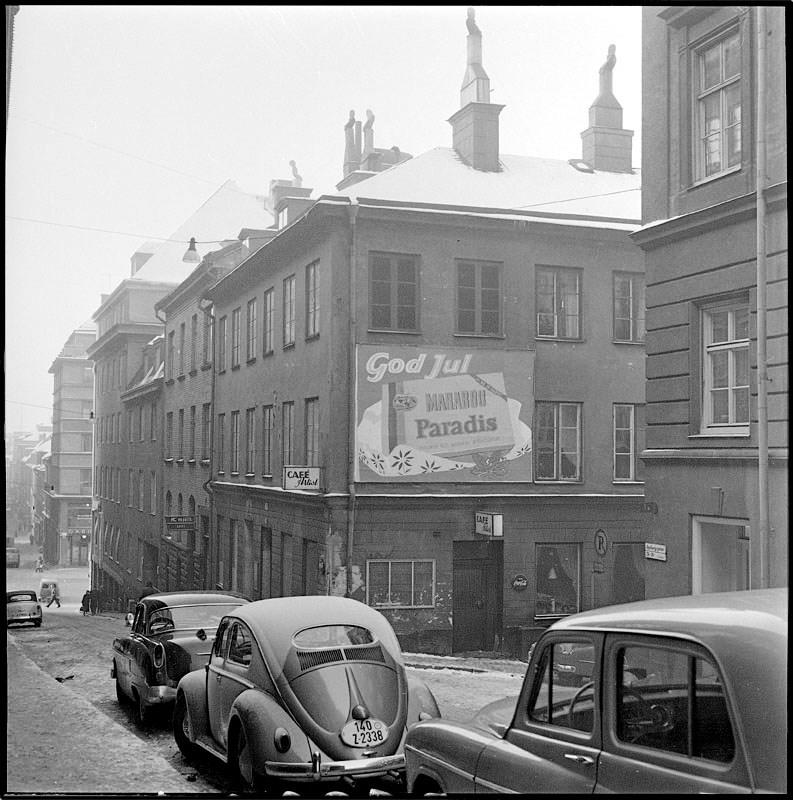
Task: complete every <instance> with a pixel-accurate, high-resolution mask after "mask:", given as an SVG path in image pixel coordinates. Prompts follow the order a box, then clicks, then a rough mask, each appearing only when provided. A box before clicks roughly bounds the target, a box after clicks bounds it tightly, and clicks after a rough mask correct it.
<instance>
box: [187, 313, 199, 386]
mask: <svg viewBox="0 0 793 800" xmlns="http://www.w3.org/2000/svg"><path fill="white" fill-rule="evenodd" d="M197 350H198V314H193V316H192V318H191V319H190V365H189V367H190V372H194V371H195V368H196V366H197V364H196V352H197Z"/></svg>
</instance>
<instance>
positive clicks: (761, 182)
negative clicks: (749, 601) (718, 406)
mask: <svg viewBox="0 0 793 800" xmlns="http://www.w3.org/2000/svg"><path fill="white" fill-rule="evenodd" d="M756 21H757V152H756V161H757V163H756V165H755V166H756V170H757V173H756V198H757V213H756V224H757V235H756V239H757V241H756V246H757V253H756V260H757V500H758V515H757V524H758V528H759V530H758V537H759V540H760V586H761V588H766V587H768V586H769V585H770V564H769V549H770V548H769V527H768V516H769V513H768V512H769V496H768V352H767V336H768V327H767V319H766V310H767V305H768V299H767V279H768V273H767V265H766V199H765V185H766V174H765V173H766V119H765V117H766V100H767V98H766V25H765V9H764V8H763V7H762V6H758V7H757V17H756Z"/></svg>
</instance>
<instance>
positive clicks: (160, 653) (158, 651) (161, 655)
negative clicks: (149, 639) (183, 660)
mask: <svg viewBox="0 0 793 800" xmlns="http://www.w3.org/2000/svg"><path fill="white" fill-rule="evenodd" d="M152 660H153V661H154V666H155V667H156V668H157V669H162V665H163V664H164V663H165V648H164V647H163V646H162V644H161V643H159V642H158V643H157V644H156V645H155V647H154V653H153V654H152Z"/></svg>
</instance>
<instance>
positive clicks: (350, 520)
mask: <svg viewBox="0 0 793 800" xmlns="http://www.w3.org/2000/svg"><path fill="white" fill-rule="evenodd" d="M348 211H349V215H350V311H349V314H350V342H349V348H348V351H347V375H348V382H347V383H348V390H347V407H348V421H347V427H348V432H347V436H348V444H347V492H348V499H347V597H350V595H351V594H352V566H353V555H352V553H353V545H354V544H355V505H356V502H355V501H356V497H355V462H356V448H355V426H356V423H357V420H356V418H355V384H356V378H355V368H356V364H355V356H356V353H355V347H356V335H357V314H356V310H355V309H356V305H355V303H356V292H355V271H356V269H357V260H358V258H357V256H358V251H357V248H356V244H355V231H356V227H355V224H356V221H357V219H358V203H357V201H356V200H350V206H349V208H348Z"/></svg>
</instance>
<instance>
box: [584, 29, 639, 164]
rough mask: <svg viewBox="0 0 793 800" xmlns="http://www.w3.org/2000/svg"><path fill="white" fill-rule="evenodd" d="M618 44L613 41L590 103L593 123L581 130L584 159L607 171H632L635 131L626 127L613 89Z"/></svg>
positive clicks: (590, 116)
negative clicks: (596, 92)
mask: <svg viewBox="0 0 793 800" xmlns="http://www.w3.org/2000/svg"><path fill="white" fill-rule="evenodd" d="M615 50H616V47H615V46H614V45H613V44H612V45H609V52H608V57H607V58H606V62H605V63H604V64H603V66H602V67H601V68H600V94H598V96H597V97H596V98H595V102H594V103H592V105H591V106H590V107H589V127H588V128H587V129H586V130H585V131H584V132H583V133H582V134H581V141H582V144H583V160H584V161H585V162H586V163H587V164H589V166H590V167H592V168H593V169H597V170H602V171H604V172H632V171H633V163H632V157H633V153H632V140H633V131H629V130H625V128H623V127H622V106H621V105H620V104H619V102H618V101H617V98H616V97H614V93H613V91H612V72H613V70H614V65H615V64H616V63H617V57H616V56H615V55H614V51H615Z"/></svg>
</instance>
